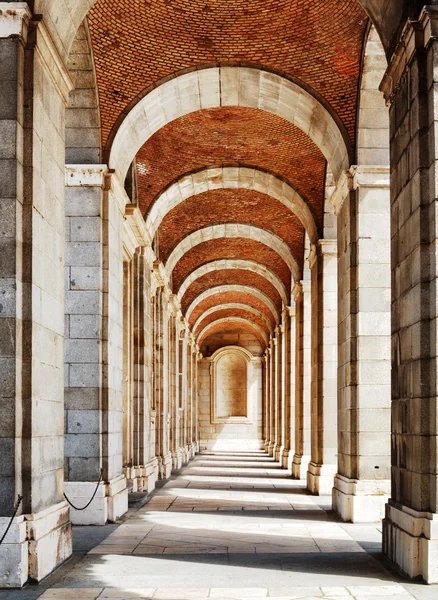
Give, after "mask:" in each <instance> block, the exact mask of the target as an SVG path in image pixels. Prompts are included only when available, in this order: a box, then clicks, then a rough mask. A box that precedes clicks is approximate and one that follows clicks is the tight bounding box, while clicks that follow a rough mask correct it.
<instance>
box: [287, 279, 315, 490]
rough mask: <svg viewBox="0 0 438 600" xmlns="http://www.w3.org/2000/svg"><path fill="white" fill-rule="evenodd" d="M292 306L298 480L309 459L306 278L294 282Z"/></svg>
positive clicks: (295, 470)
mask: <svg viewBox="0 0 438 600" xmlns="http://www.w3.org/2000/svg"><path fill="white" fill-rule="evenodd" d="M294 298H295V307H296V342H297V345H296V363H295V364H296V383H295V390H296V393H295V453H294V457H293V463H292V476H293V477H294V478H296V479H300V478H302V477H304V476H305V473H307V467H308V464H309V461H310V376H311V368H310V358H311V347H310V323H311V310H310V309H311V305H310V280H307V279H306V280H304V281H301V282H299V283H298V284H296V285H295V288H294Z"/></svg>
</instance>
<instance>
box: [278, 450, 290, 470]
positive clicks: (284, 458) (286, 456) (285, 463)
mask: <svg viewBox="0 0 438 600" xmlns="http://www.w3.org/2000/svg"><path fill="white" fill-rule="evenodd" d="M280 462H281V466H282V467H283V468H284V469H289V468H290V466H291V464H292V453H291V451H290V450H289V449H288V448H283V450H282V453H281V456H280Z"/></svg>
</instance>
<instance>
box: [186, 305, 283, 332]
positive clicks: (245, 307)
mask: <svg viewBox="0 0 438 600" xmlns="http://www.w3.org/2000/svg"><path fill="white" fill-rule="evenodd" d="M220 310H245V311H246V312H249V313H251V314H253V315H256V316H257V317H259V318H260V319H262V320H263V321H264V323H265V324H266V327H267V328H268V329H269V331H270V333H272V331H273V327H272V325H271V323H270V322H269V320H268V319H267V318H266V315H265V314H263V313H262V312H261V311H260V310H257V309H256V308H253V307H252V306H249V304H243V303H241V302H226V303H225V304H217V305H216V306H212V307H210V308H208V309H207V310H205V311H204V312H203V313H201V315H200V316H199V317H198V318H197V320H196V321H195V323H194V325H193V328H192V329H193V333H196V330H197V328H198V327H199V325H200V324H201V323H202V321H203V320H204V319H205V318H206V317H208V316H209V315H212V314H213V313H215V312H217V311H220Z"/></svg>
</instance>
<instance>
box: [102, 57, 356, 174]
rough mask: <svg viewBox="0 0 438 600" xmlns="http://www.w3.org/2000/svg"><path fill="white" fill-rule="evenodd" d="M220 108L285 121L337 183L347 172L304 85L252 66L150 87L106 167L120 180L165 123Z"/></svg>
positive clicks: (343, 152)
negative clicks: (307, 139)
mask: <svg viewBox="0 0 438 600" xmlns="http://www.w3.org/2000/svg"><path fill="white" fill-rule="evenodd" d="M221 106H242V107H246V108H256V109H259V110H264V111H267V112H269V113H271V114H274V115H278V116H279V117H282V118H283V119H285V120H287V121H289V122H290V123H292V124H293V125H295V126H296V127H298V128H299V129H301V130H302V131H303V132H304V133H305V134H307V135H308V136H309V137H310V138H311V140H312V141H313V142H314V143H315V144H316V145H317V146H318V148H319V149H320V150H321V152H322V154H323V155H324V156H325V157H326V159H327V161H328V163H329V165H330V168H331V170H332V172H333V174H334V176H335V178H336V179H337V178H338V176H339V175H340V173H341V171H342V170H343V169H346V168H348V162H349V161H348V149H347V146H346V142H345V140H344V137H343V135H342V132H341V131H340V129H339V127H338V125H337V124H336V122H335V120H334V119H333V117H332V116H331V114H330V113H329V111H328V110H327V109H326V108H325V107H324V106H323V105H322V104H321V103H320V102H319V101H318V100H317V99H316V98H315V97H314V96H312V95H311V94H309V93H308V92H307V91H305V90H304V89H303V88H302V87H300V86H299V85H297V84H296V83H293V82H292V81H289V80H288V79H285V78H284V77H281V76H279V75H276V74H274V73H269V72H266V71H262V70H260V69H255V68H250V67H210V68H206V69H200V70H197V71H192V72H190V73H185V74H183V75H180V76H178V77H175V78H174V79H171V80H170V81H166V82H165V83H163V84H162V85H160V86H158V87H157V88H155V89H153V90H152V91H151V92H150V93H149V94H147V95H146V96H144V98H142V99H141V100H140V101H139V102H138V103H137V104H136V105H135V106H134V107H133V108H132V109H131V110H130V112H129V113H128V114H127V115H126V117H125V119H124V120H123V122H122V123H121V125H120V127H119V129H118V131H117V133H116V135H115V138H114V141H113V144H112V147H111V152H110V160H109V163H110V166H111V168H113V169H116V171H117V173H118V175H119V178H120V180H121V181H124V178H125V175H126V173H127V171H128V168H129V165H130V164H131V162H132V161H133V159H134V157H135V155H136V154H137V152H138V150H139V149H140V148H141V147H142V146H143V145H144V144H145V143H146V142H147V140H148V139H149V138H150V137H151V136H152V135H153V134H154V133H155V132H156V131H158V130H159V129H161V128H162V127H164V126H165V125H166V124H167V123H170V122H171V121H173V120H175V119H178V118H179V117H182V116H184V115H187V114H189V113H192V112H195V111H198V110H202V109H206V108H217V107H221Z"/></svg>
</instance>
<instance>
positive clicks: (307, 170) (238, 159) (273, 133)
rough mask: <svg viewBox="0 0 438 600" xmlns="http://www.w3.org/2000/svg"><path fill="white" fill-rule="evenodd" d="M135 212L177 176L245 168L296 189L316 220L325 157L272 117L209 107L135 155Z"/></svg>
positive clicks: (161, 132) (297, 131)
mask: <svg viewBox="0 0 438 600" xmlns="http://www.w3.org/2000/svg"><path fill="white" fill-rule="evenodd" d="M137 165H138V186H139V200H140V208H141V210H142V211H143V212H146V211H147V209H148V207H149V206H150V204H151V202H152V200H153V199H154V198H155V197H156V196H157V195H158V194H159V193H160V192H161V191H162V189H163V188H164V187H166V186H167V185H168V184H169V183H171V182H172V181H174V180H176V179H178V178H180V177H181V176H182V175H183V174H185V173H188V172H190V171H194V170H197V169H202V168H204V167H211V166H221V165H250V166H253V167H258V168H261V169H264V170H266V171H270V172H272V173H274V174H276V175H279V176H280V177H282V178H284V179H285V180H286V181H287V182H288V183H290V184H292V185H293V186H295V187H296V188H297V189H299V190H300V191H301V192H302V193H303V194H304V196H305V197H306V198H307V199H308V200H309V202H310V203H311V205H312V207H313V209H314V211H315V212H316V215H317V219H318V221H319V223H321V219H322V201H321V199H322V195H323V189H324V173H325V159H324V156H323V155H322V153H321V152H320V150H319V149H318V147H317V146H316V145H315V144H314V143H313V142H312V141H311V139H310V138H309V137H307V136H306V135H305V134H304V133H303V132H302V131H301V130H300V129H298V128H297V127H295V126H294V125H292V124H291V123H289V122H288V121H285V120H284V119H282V118H281V117H279V116H277V115H271V114H269V113H266V112H263V111H260V110H257V109H253V108H241V107H234V106H231V107H223V108H212V109H208V110H202V111H197V112H194V113H191V114H189V115H186V116H184V117H180V118H179V119H175V121H171V122H170V123H168V124H167V125H165V126H164V127H163V128H162V129H160V130H159V131H157V132H156V133H155V134H154V135H153V136H152V137H151V138H150V139H149V140H148V142H147V143H146V144H145V145H144V146H143V147H142V148H141V150H140V152H139V153H138V155H137Z"/></svg>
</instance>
